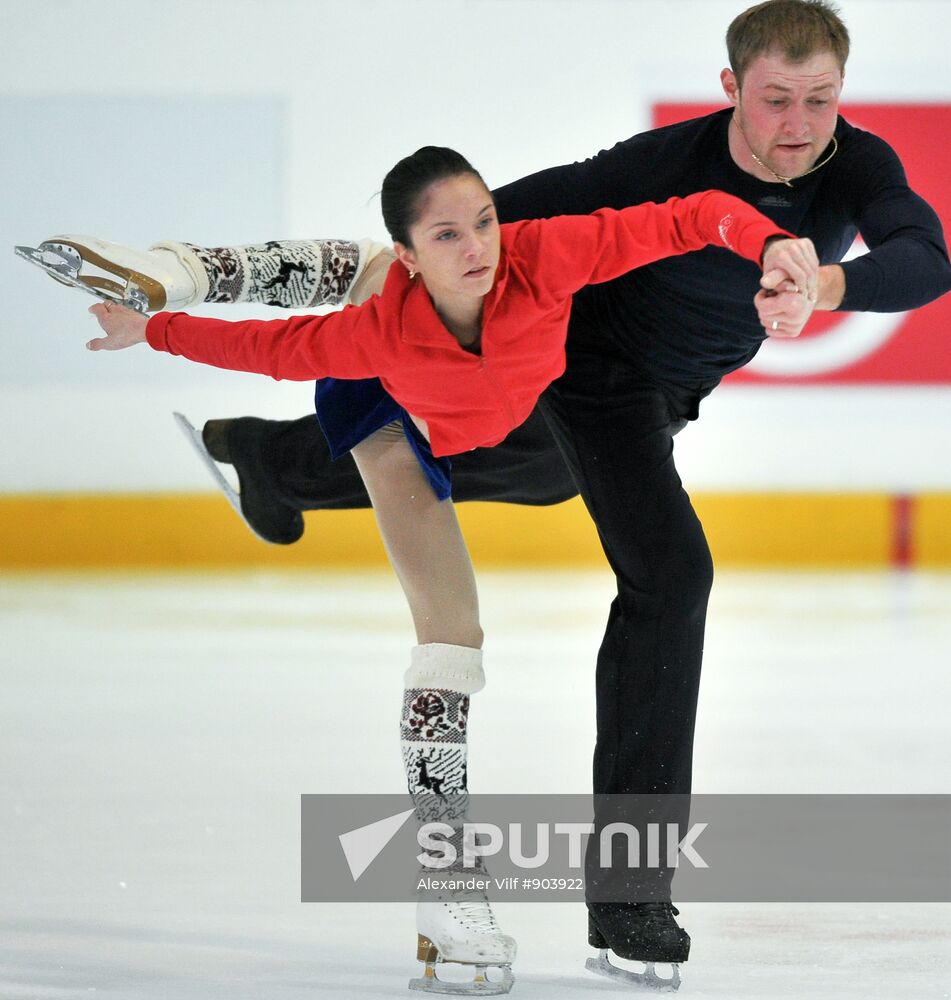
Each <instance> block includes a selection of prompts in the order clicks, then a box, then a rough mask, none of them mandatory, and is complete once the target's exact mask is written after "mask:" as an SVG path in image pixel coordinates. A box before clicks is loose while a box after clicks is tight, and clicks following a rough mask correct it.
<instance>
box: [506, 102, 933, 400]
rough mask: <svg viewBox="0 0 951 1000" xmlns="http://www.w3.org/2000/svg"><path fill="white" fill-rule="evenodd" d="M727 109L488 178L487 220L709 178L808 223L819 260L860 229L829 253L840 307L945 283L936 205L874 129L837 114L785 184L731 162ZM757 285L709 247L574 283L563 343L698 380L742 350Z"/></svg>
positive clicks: (711, 377)
mask: <svg viewBox="0 0 951 1000" xmlns="http://www.w3.org/2000/svg"><path fill="white" fill-rule="evenodd" d="M731 114H732V109H730V108H727V109H725V110H724V111H718V112H715V113H714V114H711V115H706V116H704V117H702V118H695V119H693V120H691V121H687V122H681V123H679V124H676V125H670V126H667V127H666V128H660V129H654V130H652V131H650V132H644V133H641V134H640V135H635V136H633V137H632V138H630V139H627V140H625V141H624V142H620V143H618V144H617V145H616V146H614V147H613V148H612V149H610V150H606V151H603V152H601V153H599V154H598V155H597V156H595V157H592V158H591V159H588V160H585V161H583V162H579V163H573V164H567V165H565V166H562V167H553V168H551V169H549V170H542V171H540V172H539V173H536V174H532V175H530V176H529V177H525V178H523V179H522V180H519V181H515V182H514V183H512V184H508V185H506V186H505V187H503V188H500V189H498V190H497V191H495V198H496V204H497V207H498V212H499V218H500V221H502V222H508V221H512V220H516V219H527V218H548V217H551V216H554V215H570V214H585V213H589V212H593V211H595V210H596V209H598V208H602V207H610V208H623V207H624V206H626V205H632V204H636V203H637V202H642V201H655V202H662V201H666V200H667V199H668V198H670V197H672V196H675V195H677V196H681V197H683V196H685V195H688V194H691V193H693V192H695V191H703V190H707V189H709V188H718V189H720V190H722V191H727V192H729V193H730V194H733V195H737V196H738V197H740V198H742V199H743V200H744V201H747V202H749V203H750V204H751V205H755V206H756V208H758V209H759V210H760V211H761V212H763V213H764V214H765V215H767V216H769V217H770V218H771V219H772V220H773V221H774V222H776V223H777V224H778V225H780V226H781V227H782V228H784V229H787V230H789V231H790V232H794V233H796V234H797V235H798V236H807V237H809V238H810V239H811V240H812V241H813V242H814V243H815V246H816V250H817V252H818V254H819V260H820V262H821V263H823V264H831V263H836V262H839V261H841V260H842V257H843V255H844V254H845V253H846V251H847V250H848V249H849V247H850V246H851V244H852V242H853V240H854V239H855V236H856V234H857V233H861V235H862V238H863V239H864V241H865V243H866V244H867V246H868V247H869V249H870V252H869V253H868V254H867V255H865V256H863V257H861V258H857V259H855V260H851V261H848V262H846V263H844V264H842V267H843V269H844V271H845V278H846V293H845V298H844V300H843V302H842V304H841V306H840V308H841V309H842V310H845V311H872V312H895V311H900V310H905V309H912V308H916V307H918V306H921V305H924V304H925V303H927V302H930V301H932V300H933V299H936V298H938V297H939V296H940V295H943V294H944V293H945V292H947V291H948V290H949V289H951V264H949V262H948V251H947V247H946V245H945V241H944V237H943V235H942V231H941V224H940V222H939V220H938V217H937V215H936V214H935V213H934V211H933V210H932V209H931V207H930V206H929V205H928V204H927V203H926V202H925V201H924V200H923V199H922V198H921V197H919V196H918V195H917V194H915V192H914V191H912V190H911V188H909V186H908V183H907V180H906V178H905V172H904V169H903V168H902V165H901V162H900V161H899V159H898V157H897V155H896V154H895V152H894V151H893V150H892V149H891V147H890V146H889V145H888V144H887V143H886V142H884V141H883V140H882V139H879V138H878V137H877V136H875V135H872V134H871V133H869V132H864V131H862V130H861V129H857V128H854V127H853V126H852V125H850V124H849V123H848V122H847V121H845V119H843V118H841V117H840V118H839V119H838V124H837V126H836V131H835V136H836V139H837V141H838V144H839V146H838V151H837V152H836V154H835V155H834V156H833V157H832V159H831V160H830V161H829V162H828V163H826V164H825V165H824V166H822V167H820V168H819V169H818V170H817V171H816V172H815V173H812V174H809V175H808V176H805V177H803V178H801V179H798V180H794V181H793V182H792V187H787V186H786V185H784V184H781V183H778V182H765V181H761V180H757V179H756V178H755V177H753V176H752V175H750V174H748V173H746V172H745V171H743V170H741V169H740V168H739V167H738V166H737V165H736V164H735V163H734V161H733V159H732V157H731V156H730V152H729V145H728V141H727V128H728V126H729V122H730V116H731ZM831 149H832V147H831V144H830V146H829V148H828V149H827V150H826V152H824V153H823V157H824V156H827V155H828V153H829V152H830V151H831ZM821 159H822V157H820V161H821ZM758 287H759V271H758V269H757V267H756V266H755V265H754V264H751V263H750V262H749V261H744V260H741V259H739V258H737V257H735V256H734V255H732V254H730V253H729V251H726V250H723V249H718V248H715V247H709V248H707V249H705V250H698V251H695V252H693V253H690V254H687V255H686V256H683V257H674V258H669V259H667V260H661V261H658V262H656V263H654V264H650V265H648V266H646V267H642V268H639V269H638V270H636V271H632V272H630V273H629V274H626V275H624V276H623V277H621V278H617V279H616V280H614V281H611V282H608V283H606V284H603V285H594V286H588V287H587V288H585V289H583V290H582V291H581V292H578V293H577V294H576V295H575V303H574V308H573V311H572V320H571V325H570V328H569V341H568V347H569V354H570V353H571V352H572V351H576V350H581V351H584V352H585V353H589V352H590V351H592V350H594V351H596V352H599V351H605V350H606V351H607V352H608V353H611V354H620V355H621V356H622V357H625V358H627V359H629V360H630V361H631V362H632V363H634V364H635V365H637V366H638V367H639V368H641V369H642V370H644V372H645V373H646V374H648V375H650V376H652V377H654V378H656V379H659V380H661V381H665V382H672V383H674V384H677V385H681V386H685V387H697V388H699V387H703V388H705V389H709V388H710V387H712V384H715V383H716V381H718V380H719V379H720V378H722V377H723V376H724V375H726V374H727V373H728V372H731V371H733V370H734V369H736V368H740V367H741V366H743V365H745V364H746V363H747V362H748V361H750V360H751V359H752V358H753V356H754V355H755V354H756V352H757V350H758V349H759V346H760V344H761V343H762V341H763V339H764V337H765V334H764V331H763V329H762V327H761V326H760V324H759V321H758V319H757V316H756V311H755V308H754V307H753V296H754V295H755V293H756V291H757V289H758Z"/></svg>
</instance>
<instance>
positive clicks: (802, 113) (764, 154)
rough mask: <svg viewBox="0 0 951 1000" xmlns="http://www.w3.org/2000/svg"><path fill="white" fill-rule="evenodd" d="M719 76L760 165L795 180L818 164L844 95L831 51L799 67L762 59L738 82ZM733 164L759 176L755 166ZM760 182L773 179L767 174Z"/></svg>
mask: <svg viewBox="0 0 951 1000" xmlns="http://www.w3.org/2000/svg"><path fill="white" fill-rule="evenodd" d="M720 78H721V81H722V82H723V89H724V91H725V92H726V95H727V97H729V98H730V101H731V102H732V103H733V105H734V107H735V109H736V110H735V112H734V123H735V125H737V126H739V128H740V129H742V132H743V135H745V136H746V141H747V143H749V147H750V149H752V151H753V152H754V153H755V154H756V155H757V156H758V157H759V158H760V160H762V161H763V163H765V164H766V165H767V166H768V167H770V168H771V169H772V170H773V171H775V172H776V173H777V174H780V175H781V176H783V177H798V176H799V175H800V174H804V173H805V172H806V171H807V170H809V169H810V168H811V167H812V166H813V165H814V164H815V163H816V161H817V160H818V159H819V157H820V155H821V154H822V151H823V150H824V149H825V148H826V146H828V144H829V142H830V141H831V139H832V134H833V132H834V131H835V123H836V115H837V114H838V108H839V95H840V93H841V92H842V73H841V72H840V70H839V65H838V62H837V61H836V59H835V56H833V55H832V53H831V52H822V53H819V54H817V55H814V56H811V57H810V58H809V59H807V60H806V61H805V62H797V63H792V62H788V61H787V60H786V59H785V58H784V57H783V56H781V55H762V56H758V57H757V58H756V59H755V60H754V61H753V62H752V63H751V64H750V66H749V68H748V69H747V70H746V73H745V75H744V77H743V81H742V84H739V83H738V82H737V80H736V77H735V76H734V74H733V73H732V72H731V71H730V70H724V71H723V73H722V74H721V77H720ZM739 154H740V156H742V150H739ZM734 158H736V157H734ZM737 162H738V163H739V165H740V166H741V167H743V169H746V170H748V171H749V172H750V173H754V174H758V175H759V172H758V171H757V170H756V169H755V164H754V169H750V167H749V166H748V165H747V164H746V163H744V162H742V160H740V159H738V161H737ZM761 179H763V180H775V178H773V177H770V176H769V175H768V174H765V173H764V174H762V176H761Z"/></svg>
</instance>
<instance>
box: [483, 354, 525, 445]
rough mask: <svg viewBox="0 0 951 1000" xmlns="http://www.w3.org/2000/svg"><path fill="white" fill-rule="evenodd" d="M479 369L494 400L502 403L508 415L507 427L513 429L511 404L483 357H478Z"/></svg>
mask: <svg viewBox="0 0 951 1000" xmlns="http://www.w3.org/2000/svg"><path fill="white" fill-rule="evenodd" d="M479 368H480V369H481V371H482V374H483V375H484V376H485V380H486V381H487V382H488V383H489V385H490V386H491V387H492V391H493V392H494V393H495V395H496V398H497V399H498V400H499V401H500V402H501V403H502V405H503V407H504V409H505V412H506V413H507V414H508V418H509V427H510V428H511V429H513V430H514V429H515V423H516V421H515V411H514V410H513V409H512V404H511V403H510V402H509V397H508V395H507V394H506V392H505V390H504V389H503V388H502V386H501V385H500V384H499V382H498V380H497V379H496V377H495V375H493V374H492V369H491V368H489V366H488V365H487V364H486V363H485V357H484V356H483V355H480V356H479Z"/></svg>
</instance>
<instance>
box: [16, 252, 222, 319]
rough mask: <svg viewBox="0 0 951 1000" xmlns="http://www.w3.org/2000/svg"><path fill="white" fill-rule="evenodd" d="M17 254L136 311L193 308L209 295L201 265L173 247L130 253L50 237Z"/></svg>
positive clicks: (76, 285)
mask: <svg viewBox="0 0 951 1000" xmlns="http://www.w3.org/2000/svg"><path fill="white" fill-rule="evenodd" d="M15 252H16V254H17V256H19V257H22V258H23V259H24V260H27V261H29V262H30V263H31V264H36V266H37V267H40V268H42V269H43V270H44V271H46V273H47V274H48V275H50V277H52V278H55V279H56V280H57V281H60V282H62V283H63V284H64V285H71V286H73V287H74V288H79V289H81V290H82V291H85V292H88V293H89V294H90V295H95V296H96V298H100V299H107V300H109V301H111V302H119V303H121V304H122V305H125V306H130V307H131V308H132V309H136V310H138V311H139V312H156V311H158V310H160V309H181V308H182V307H183V306H188V305H194V304H195V303H198V302H202V301H204V298H205V294H206V292H207V290H208V278H207V276H206V274H205V271H204V268H203V267H202V266H201V262H200V261H199V260H198V258H197V257H196V256H195V255H194V254H193V253H191V251H189V250H188V248H187V247H184V246H182V245H181V244H176V243H167V244H162V245H159V246H157V247H154V248H153V249H151V250H133V249H132V248H131V247H126V246H122V245H121V244H119V243H109V242H107V241H106V240H100V239H98V238H97V237H95V236H51V237H50V238H49V239H48V240H44V241H43V242H42V243H41V244H40V245H39V246H38V247H16V248H15Z"/></svg>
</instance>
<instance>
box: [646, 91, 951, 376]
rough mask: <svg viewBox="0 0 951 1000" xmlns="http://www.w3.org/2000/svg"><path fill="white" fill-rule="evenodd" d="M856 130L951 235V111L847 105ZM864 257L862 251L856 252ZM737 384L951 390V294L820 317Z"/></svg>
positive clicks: (680, 109)
mask: <svg viewBox="0 0 951 1000" xmlns="http://www.w3.org/2000/svg"><path fill="white" fill-rule="evenodd" d="M721 107H723V105H722V104H657V105H655V106H654V109H653V120H654V126H655V127H659V126H662V125H671V124H673V123H674V122H678V121H684V120H685V119H687V118H696V117H698V116H700V115H705V114H709V113H710V112H711V111H716V110H717V109H718V108H721ZM841 111H842V114H843V116H844V117H845V118H847V119H848V120H849V121H850V122H851V123H852V124H853V125H855V126H856V127H857V128H861V129H865V130H866V131H868V132H874V133H875V134H876V135H878V136H880V137H881V138H882V139H884V140H885V141H886V142H887V143H888V144H889V145H890V146H891V147H892V148H893V149H894V150H895V152H896V153H898V156H899V157H900V158H901V161H902V163H903V164H904V167H905V172H906V174H907V175H908V183H909V184H910V185H911V186H912V188H913V189H914V190H915V191H917V192H918V194H920V195H921V196H922V197H923V198H924V199H925V200H926V201H927V202H928V203H929V204H930V205H931V206H932V208H934V210H935V211H936V212H937V213H938V216H939V217H940V219H941V222H942V225H943V226H944V228H945V233H946V234H947V233H948V232H951V155H949V146H948V138H949V136H951V105H948V104H843V105H842V107H841ZM862 250H864V247H862V246H861V245H857V246H856V247H853V250H852V251H851V253H857V252H861V251H862ZM728 381H729V382H732V383H734V384H735V383H745V384H756V383H765V382H774V383H775V382H782V383H786V384H789V383H793V384H801V383H825V382H829V383H838V382H844V383H865V384H873V383H879V384H881V383H912V384H930V385H936V384H951V295H945V296H944V297H943V298H941V299H939V300H938V301H937V302H932V303H930V304H929V305H927V306H924V307H922V308H921V309H916V310H914V311H913V312H909V313H816V314H815V316H813V318H812V319H811V320H810V321H809V325H808V326H807V327H806V329H805V330H804V331H803V332H802V334H801V335H800V337H798V338H797V339H796V340H782V339H779V338H777V339H776V340H769V341H767V342H766V343H765V344H764V345H763V348H762V349H761V350H760V353H759V355H757V357H756V358H755V359H754V360H753V361H752V362H751V363H750V364H749V365H748V366H747V367H746V368H744V369H742V370H741V371H738V372H734V374H733V375H731V376H730V377H729V379H728Z"/></svg>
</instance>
